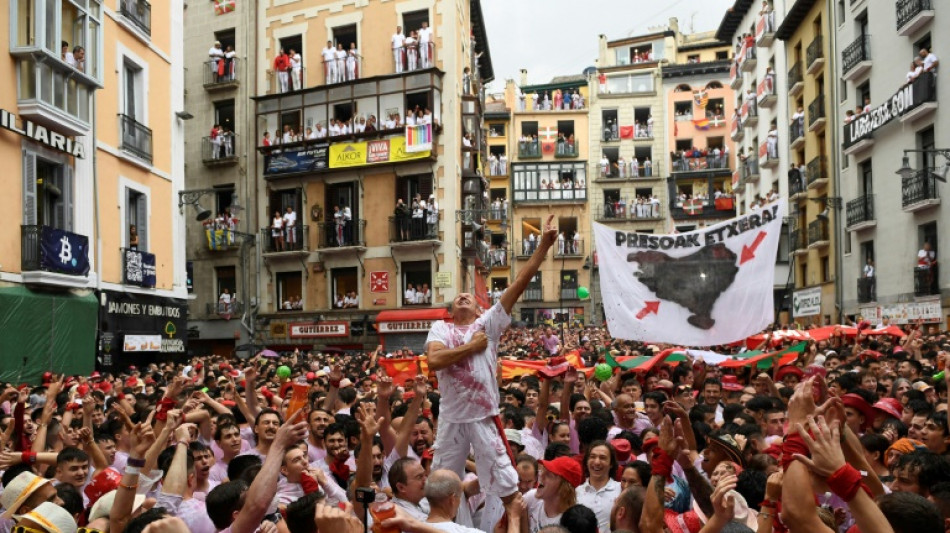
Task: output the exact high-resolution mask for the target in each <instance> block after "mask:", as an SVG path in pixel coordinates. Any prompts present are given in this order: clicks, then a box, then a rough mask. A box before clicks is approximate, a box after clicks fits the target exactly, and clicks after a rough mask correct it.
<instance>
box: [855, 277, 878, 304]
mask: <svg viewBox="0 0 950 533" xmlns="http://www.w3.org/2000/svg"><path fill="white" fill-rule="evenodd" d="M876 285H877V279H876V278H874V277H870V278H858V303H859V304H866V303H870V302H874V301H877V287H876Z"/></svg>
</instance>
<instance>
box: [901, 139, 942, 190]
mask: <svg viewBox="0 0 950 533" xmlns="http://www.w3.org/2000/svg"><path fill="white" fill-rule="evenodd" d="M910 153H914V154H931V155H941V156H943V161H944V163H943V166H942V167H940V168H939V169H938V168H936V167H934V169H933V171H932V172H931V173H930V174H931V175H932V176H933V177H934V179H937V180H940V181H942V182H944V183H946V182H947V174H948V173H950V149H947V148H935V149H932V150H904V157H903V159H901V168H899V169H897V175H898V176H900V177H901V178H903V179H909V178H910V177H911V175H912V174H913V173H914V169H913V168H912V167H911V166H910V157H908V156H907V154H910Z"/></svg>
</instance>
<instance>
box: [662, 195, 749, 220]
mask: <svg viewBox="0 0 950 533" xmlns="http://www.w3.org/2000/svg"><path fill="white" fill-rule="evenodd" d="M734 216H736V202H735V199H734V198H732V197H731V196H721V197H720V198H717V199H711V198H694V199H692V200H686V201H680V200H673V201H672V202H670V217H671V218H672V219H673V220H695V219H703V220H708V219H724V218H732V217H734Z"/></svg>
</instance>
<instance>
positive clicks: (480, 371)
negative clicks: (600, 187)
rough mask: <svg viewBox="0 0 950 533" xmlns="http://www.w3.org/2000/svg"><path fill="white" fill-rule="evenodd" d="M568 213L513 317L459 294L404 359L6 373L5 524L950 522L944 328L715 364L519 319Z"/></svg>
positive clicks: (545, 238)
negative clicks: (36, 376)
mask: <svg viewBox="0 0 950 533" xmlns="http://www.w3.org/2000/svg"><path fill="white" fill-rule="evenodd" d="M552 219H553V217H551V218H549V219H548V221H547V223H546V224H545V225H544V229H543V231H542V232H540V233H539V237H538V241H537V244H536V246H535V248H534V250H533V253H532V255H531V257H530V258H529V259H528V260H527V261H526V263H525V268H524V269H523V270H522V271H521V272H519V275H518V276H517V277H516V279H515V280H513V281H512V283H511V284H510V285H509V286H508V287H507V289H506V290H504V291H503V292H502V291H500V289H499V290H497V291H494V292H495V294H493V295H492V297H493V298H492V299H493V300H494V304H493V305H491V306H490V307H489V308H487V309H483V308H481V307H479V306H478V305H477V303H476V298H475V297H474V296H473V295H471V294H468V293H461V294H459V295H458V296H457V297H456V298H455V299H454V300H453V302H452V321H435V322H433V324H432V326H431V328H430V330H429V333H428V336H427V338H426V341H425V343H424V344H423V345H422V347H421V351H420V353H421V352H424V353H425V354H426V358H425V360H424V364H425V365H424V366H423V361H422V360H415V359H410V360H409V364H410V365H411V366H409V367H408V368H410V370H408V371H400V370H398V367H397V366H395V364H396V363H398V362H400V361H401V362H405V361H406V359H405V358H407V357H410V358H414V355H416V354H414V353H413V350H412V349H410V348H409V347H406V346H403V347H396V346H393V347H390V349H389V350H388V351H387V350H384V349H383V347H382V346H379V347H377V349H376V350H373V351H370V352H357V351H351V352H341V351H339V350H326V351H322V352H321V351H319V350H313V351H306V350H304V351H300V350H295V351H294V352H292V353H290V352H285V353H284V354H283V355H281V354H277V353H274V352H270V351H265V352H262V353H261V354H259V355H258V356H257V357H254V358H252V359H251V360H249V361H240V360H238V359H236V358H231V357H223V356H214V355H209V356H201V357H191V358H188V359H187V360H181V361H178V362H171V361H167V362H161V363H154V364H149V365H148V366H145V367H143V368H136V367H135V366H128V367H122V368H116V369H114V370H110V371H109V372H93V373H91V374H90V375H84V376H60V375H53V374H51V373H49V372H47V373H45V374H44V375H43V377H42V383H38V384H32V385H31V384H21V383H18V382H13V383H7V384H3V386H2V387H0V430H2V431H0V441H2V450H3V451H2V453H0V469H2V471H3V473H2V475H0V484H2V491H0V505H2V507H3V510H2V514H0V528H3V530H5V531H15V532H16V533H74V532H77V531H78V529H77V528H78V527H79V526H81V527H82V530H81V531H83V533H96V532H111V533H118V532H133V533H138V532H146V533H170V532H175V533H178V532H185V531H191V532H197V533H214V532H218V531H224V532H228V533H256V532H262V533H276V532H288V533H315V532H322V533H326V532H328V531H333V532H335V533H358V532H359V531H363V530H364V527H365V528H366V529H369V528H372V529H373V531H377V532H385V531H406V532H411V533H433V532H448V533H476V532H478V531H486V532H492V531H498V532H501V531H506V532H509V533H515V532H524V531H527V532H529V533H538V532H543V533H588V532H597V531H599V532H602V533H606V532H621V531H622V532H643V533H647V532H649V533H653V532H660V531H674V532H687V531H688V532H692V533H698V532H703V533H713V532H720V531H725V532H744V531H755V532H763V533H764V532H783V531H792V532H797V531H803V532H804V531H807V532H844V531H861V532H863V533H872V532H882V533H891V532H895V533H904V532H913V533H937V532H942V531H945V530H946V529H947V526H946V524H948V523H950V459H948V455H950V428H948V421H947V389H948V383H950V376H948V375H947V374H946V373H945V371H944V369H945V367H946V366H947V363H948V362H950V337H948V333H947V332H942V331H939V330H938V326H936V325H930V326H928V325H925V324H922V323H917V324H914V325H906V326H904V327H903V328H898V327H896V326H894V325H893V324H891V323H890V322H889V320H888V319H887V318H886V317H885V318H884V319H883V320H882V321H881V323H879V324H876V325H872V324H870V323H869V322H868V321H865V320H861V319H860V318H856V320H857V322H856V323H855V322H853V321H851V322H849V323H847V324H844V325H842V326H831V327H827V328H818V327H812V328H808V330H807V331H800V330H788V329H780V328H775V329H769V330H767V331H766V332H763V334H761V335H756V336H753V337H751V338H749V339H746V340H744V341H740V342H737V343H735V344H734V345H730V346H720V347H717V348H714V349H712V350H708V351H694V350H689V349H685V348H676V347H673V346H665V345H655V344H647V343H642V342H633V341H625V340H621V339H616V338H612V337H611V336H610V334H609V332H608V331H607V330H606V329H605V328H603V327H598V326H587V327H584V326H578V325H572V326H569V327H564V328H562V329H561V330H560V331H558V330H555V329H554V328H552V327H546V328H529V327H523V326H518V327H511V317H510V313H511V311H512V309H513V307H514V305H515V303H516V302H517V301H518V299H519V298H520V297H521V295H522V294H523V293H524V291H525V290H526V288H527V287H528V286H529V283H530V281H531V279H532V278H533V276H534V275H535V273H536V272H537V270H538V268H539V267H540V265H541V263H542V261H543V260H544V258H545V257H546V256H547V254H548V253H549V252H550V251H551V249H552V248H554V247H555V246H558V245H559V244H558V231H557V230H556V229H554V227H553V226H552V225H551V224H552ZM426 289H427V287H425V286H423V287H422V290H423V291H425V290H426ZM499 292H500V294H497V293H499ZM805 333H808V334H809V335H810V336H811V339H806V340H804V341H801V340H800V339H801V338H802V337H803V335H804V334H805ZM748 350H755V351H754V352H749V351H748ZM757 353H762V355H761V356H759V357H757V358H754V359H748V360H747V361H743V360H742V358H743V357H746V356H749V355H753V354H757ZM644 356H646V357H644ZM393 358H398V359H399V361H393V360H392V359H393ZM736 363H738V364H736ZM387 369H388V370H387ZM512 369H514V370H512ZM390 371H392V372H390Z"/></svg>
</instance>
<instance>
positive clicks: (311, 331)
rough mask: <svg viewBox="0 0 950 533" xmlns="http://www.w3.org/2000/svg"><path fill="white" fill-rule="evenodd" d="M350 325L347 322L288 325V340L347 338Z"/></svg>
mask: <svg viewBox="0 0 950 533" xmlns="http://www.w3.org/2000/svg"><path fill="white" fill-rule="evenodd" d="M349 335H350V325H349V324H348V323H347V322H316V323H313V322H310V323H301V322H298V323H293V324H290V338H292V339H312V338H323V337H348V336H349Z"/></svg>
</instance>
